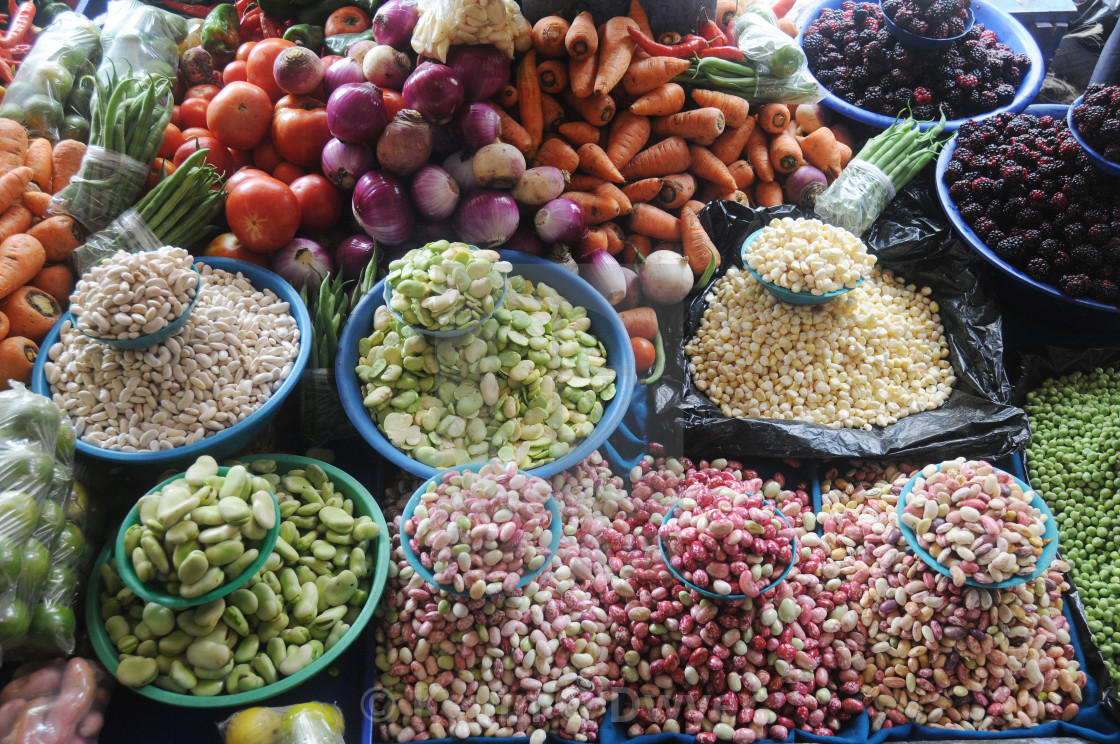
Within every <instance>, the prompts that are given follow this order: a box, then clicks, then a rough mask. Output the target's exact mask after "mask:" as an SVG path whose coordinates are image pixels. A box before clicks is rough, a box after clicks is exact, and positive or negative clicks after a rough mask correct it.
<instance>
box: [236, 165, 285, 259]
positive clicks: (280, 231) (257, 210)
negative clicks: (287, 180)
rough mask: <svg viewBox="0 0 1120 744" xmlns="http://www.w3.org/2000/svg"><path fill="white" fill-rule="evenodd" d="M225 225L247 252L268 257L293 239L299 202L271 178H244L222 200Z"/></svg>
mask: <svg viewBox="0 0 1120 744" xmlns="http://www.w3.org/2000/svg"><path fill="white" fill-rule="evenodd" d="M226 221H227V222H229V227H230V229H231V230H233V234H234V235H236V236H237V239H238V240H240V241H241V244H242V245H244V246H245V247H246V248H247V249H249V250H250V251H253V252H254V253H268V252H270V251H274V250H276V249H277V248H280V247H282V246H283V245H284V244H285V243H287V242H288V241H289V240H291V239H292V238H294V237H295V234H296V230H298V229H299V223H300V209H299V200H298V199H296V195H295V194H293V193H292V190H291V189H290V188H288V187H287V185H285V184H283V183H280V182H279V181H277V180H276V179H274V178H248V179H246V180H244V181H242V182H241V183H239V184H237V187H236V188H234V190H233V191H231V192H230V194H229V196H228V197H226Z"/></svg>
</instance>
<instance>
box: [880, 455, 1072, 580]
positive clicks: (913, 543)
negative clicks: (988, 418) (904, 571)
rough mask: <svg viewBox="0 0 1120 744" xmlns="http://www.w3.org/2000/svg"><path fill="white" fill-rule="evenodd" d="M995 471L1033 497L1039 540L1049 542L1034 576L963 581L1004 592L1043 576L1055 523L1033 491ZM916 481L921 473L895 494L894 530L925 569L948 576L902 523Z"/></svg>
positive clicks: (1052, 551)
mask: <svg viewBox="0 0 1120 744" xmlns="http://www.w3.org/2000/svg"><path fill="white" fill-rule="evenodd" d="M937 469H938V470H941V465H938V466H937ZM996 472H997V473H1006V474H1007V475H1009V476H1010V477H1011V478H1012V479H1013V480H1014V481H1015V482H1016V483H1017V484H1019V488H1021V489H1023V495H1024V496H1025V495H1026V494H1028V493H1033V494H1034V498H1033V499H1032V500H1031V506H1033V507H1035V508H1036V509H1038V510H1039V511H1040V512H1042V514H1043V516H1045V517H1046V532H1045V533H1044V534H1043V537H1044V538H1045V539H1047V540H1049V542H1047V543H1046V545H1045V546H1044V547H1043V548H1042V555H1040V556H1039V557H1038V562H1037V563H1036V564H1035V568H1034V573H1032V574H1031V575H1030V576H1016V577H1015V578H1011V579H1007V580H1005V581H996V582H991V583H987V584H983V583H980V582H978V581H973V580H972V579H967V580H965V582H964V583H965V586H974V587H978V588H980V589H1007V588H1009V587H1012V586H1019V585H1020V584H1026V583H1027V582H1028V581H1034V580H1035V579H1037V578H1038V577H1039V576H1041V575H1042V574H1043V573H1045V572H1046V569H1048V568H1050V564H1051V563H1053V561H1054V557H1055V556H1056V555H1058V522H1057V520H1055V519H1054V515H1053V513H1052V512H1051V511H1050V507H1048V506H1047V505H1046V502H1045V501H1044V500H1043V499H1042V497H1041V496H1039V495H1038V493H1037V492H1036V491H1035V490H1034V489H1033V488H1031V487H1030V486H1028V485H1027V484H1026V483H1024V482H1023V481H1021V480H1019V479H1018V478H1016V477H1015V476H1014V475H1012V474H1011V473H1008V472H1007V471H1006V470H1001V469H1000V468H996ZM919 478H924V476H923V475H922V474H921V472H918V473H917V474H915V475H914V477H912V478H911V479H910V480H908V481H906V485H905V486H903V488H902V492H901V493H899V494H898V506H897V508H896V510H895V512H896V514H897V515H898V529H899V530H901V531H902V536H903V537H905V538H906V545H907V546H908V547H909V548H910V549H911V550H913V551H914V552H915V553H916V554H917V556H918V557H919V558H921V559H922V561H924V562H925V564H926V565H927V566H929V567H930V568H932V569H933V570H934V571H937V573H939V574H941V575H942V576H951V573H950V572H949V569H948V568H946V567H945V566H943V565H941V564H940V563H938V562H937V559H936V558H934V557H933V556H932V555H930V554H929V551H928V550H926V549H925V548H922V547H921V546H919V545H918V538H917V536H916V535H915V534H914V530H913V529H911V528H910V527H907V526H906V525H904V524H903V523H902V514H903V513H904V512H905V511H906V497H907V496H909V495H910V493H911V492H912V491H913V490H914V486H915V485H917V483H918V479H919Z"/></svg>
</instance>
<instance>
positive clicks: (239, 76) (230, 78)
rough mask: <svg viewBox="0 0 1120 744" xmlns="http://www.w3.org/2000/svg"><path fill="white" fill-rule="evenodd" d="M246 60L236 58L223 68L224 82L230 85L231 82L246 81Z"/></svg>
mask: <svg viewBox="0 0 1120 744" xmlns="http://www.w3.org/2000/svg"><path fill="white" fill-rule="evenodd" d="M245 77H246V72H245V62H244V61H242V60H240V59H239V60H235V61H233V62H230V63H229V64H228V65H226V67H225V69H224V70H222V84H223V85H229V84H230V83H243V82H245Z"/></svg>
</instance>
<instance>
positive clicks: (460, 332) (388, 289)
mask: <svg viewBox="0 0 1120 744" xmlns="http://www.w3.org/2000/svg"><path fill="white" fill-rule="evenodd" d="M472 247H473V246H472ZM502 282H503V284H502V293H501V294H500V295H499V296H498V299H497V300H495V301H494V309H493V310H491V311H490V312H488V313H486V314H485V315H483V316H482V317H481V318H479V319H478V322H477V323H473V324H471V325H469V326H467V327H466V328H459V329H456V330H454V331H433V330H431V329H430V328H425V327H424V326H421V325H412V324H411V323H406V322H405V320H404V318H402V317H401V314H400V313H398V312H397V311H396V310H394V309H393V308H392V307H391V306H390V304H389V303H390V301H391V300H392V299H393V289H394V288H393V286H392V285H391V284H389V281H388V280H386V281H385V282H384V285H385V286H384V288H383V289H382V290H381V294H382V296H383V297H384V298H385V309H386V310H388V311H389V312H390V313H391V314H392V316H393V317H394V318H396V319H397V322H398V323H400V324H401V325H406V326H408V327H409V328H411V329H412V330H414V331H416V332H417V333H419V334H420V335H421V336H430V337H431V338H459V337H460V336H466V335H467V334H468V333H470V332H472V331H475V330H478V328H479V327H480V326H481V325H482V324H483V323H485V322H486V321H488V320H490V318H492V317H494V313H496V312H497V311H498V308H500V307H501V306H502V303H503V302H505V299H506V292H508V291H509V277H508V276H505V275H502Z"/></svg>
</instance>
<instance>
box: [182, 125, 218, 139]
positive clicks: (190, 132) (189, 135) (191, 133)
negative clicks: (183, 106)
mask: <svg viewBox="0 0 1120 744" xmlns="http://www.w3.org/2000/svg"><path fill="white" fill-rule="evenodd" d="M213 136H214V135H212V134H211V133H210V130H209V129H207V128H206V127H191V128H190V129H184V130H183V141H184V142H186V141H187V140H189V139H193V138H195V137H213Z"/></svg>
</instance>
